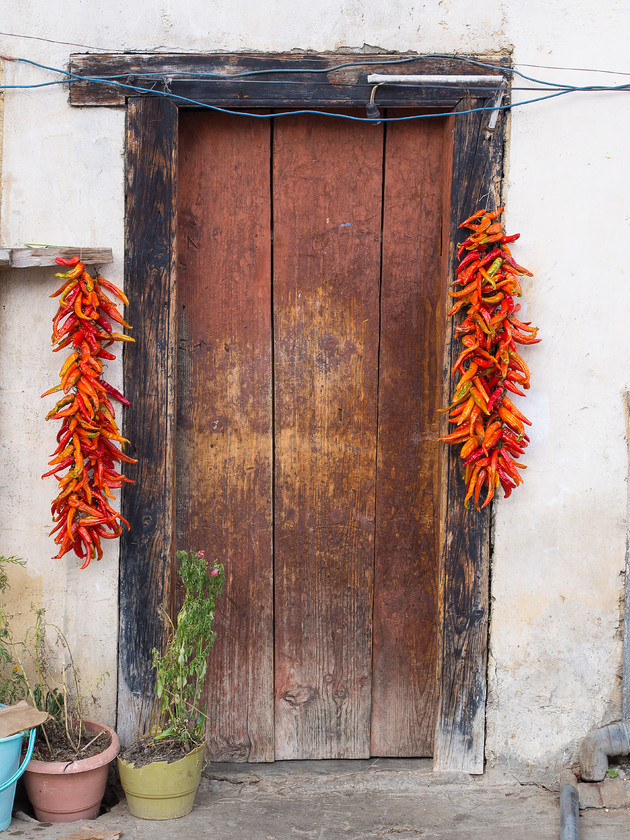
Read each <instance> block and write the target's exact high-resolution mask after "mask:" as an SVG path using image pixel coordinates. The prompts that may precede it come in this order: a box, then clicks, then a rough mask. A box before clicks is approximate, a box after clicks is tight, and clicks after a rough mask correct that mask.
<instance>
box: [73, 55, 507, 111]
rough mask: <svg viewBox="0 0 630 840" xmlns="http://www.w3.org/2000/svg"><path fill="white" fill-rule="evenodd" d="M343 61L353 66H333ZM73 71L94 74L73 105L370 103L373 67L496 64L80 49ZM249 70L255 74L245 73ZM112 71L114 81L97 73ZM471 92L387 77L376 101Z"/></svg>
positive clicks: (437, 101)
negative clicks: (142, 101) (130, 101)
mask: <svg viewBox="0 0 630 840" xmlns="http://www.w3.org/2000/svg"><path fill="white" fill-rule="evenodd" d="M393 62H400V63H393ZM484 63H486V62H484ZM487 63H489V64H492V65H493V66H495V67H496V69H497V75H498V74H499V71H500V70H501V66H502V65H503V64H504V62H502V61H497V60H496V59H494V60H489V61H488V62H487ZM339 65H346V66H344V67H341V68H339V69H333V68H337V67H338V66H339ZM347 65H352V66H347ZM279 70H281V71H287V70H289V71H292V72H291V73H286V72H278V71H279ZM70 72H71V73H75V74H77V75H79V76H86V77H91V79H92V80H91V81H79V80H74V81H72V82H71V83H70V103H71V104H72V105H101V106H102V105H112V106H121V105H124V103H125V99H126V98H127V97H129V96H138V95H142V94H144V95H160V94H163V93H164V92H170V93H171V94H172V95H173V100H174V101H175V103H176V104H177V105H178V106H180V107H193V106H194V103H196V102H201V103H204V104H212V105H216V106H232V107H250V108H254V107H280V108H281V107H283V106H284V107H296V106H304V107H365V105H366V104H367V102H369V100H370V95H371V93H372V90H373V88H374V85H373V84H369V83H368V81H367V77H368V75H369V74H371V73H387V74H391V75H393V76H394V75H400V74H416V73H421V74H431V75H467V76H474V75H479V74H480V73H482V74H484V75H486V74H490V75H493V72H492V71H491V70H489V69H488V68H484V67H479V66H477V65H475V64H471V63H469V62H467V61H463V60H462V59H459V58H432V57H428V56H417V57H415V56H412V57H403V58H401V57H400V56H396V55H391V54H389V55H387V54H385V55H362V54H357V53H344V54H338V53H333V54H328V55H312V56H311V55H292V54H250V53H240V54H227V53H219V54H215V55H188V54H173V55H169V54H164V55H163V54H155V53H152V54H128V55H123V54H120V55H117V54H106V55H91V54H90V55H73V56H72V57H71V62H70ZM243 73H247V74H248V75H245V76H243V75H239V74H243ZM105 77H109V81H94V79H105ZM135 88H140V89H141V90H140V91H138V90H136V89H135ZM467 92H470V86H466V85H461V86H441V87H440V86H436V87H423V86H419V85H404V86H402V85H401V86H394V85H391V86H390V85H383V86H379V88H378V90H377V91H376V103H377V104H379V105H382V106H383V107H385V106H399V107H405V106H409V107H414V106H415V107H418V106H420V107H423V106H425V107H427V108H443V109H445V110H452V109H453V108H454V107H455V106H456V104H457V103H458V102H459V101H460V100H461V98H462V97H463V96H464V95H466V93H467ZM480 95H483V94H482V93H480ZM187 100H193V102H187Z"/></svg>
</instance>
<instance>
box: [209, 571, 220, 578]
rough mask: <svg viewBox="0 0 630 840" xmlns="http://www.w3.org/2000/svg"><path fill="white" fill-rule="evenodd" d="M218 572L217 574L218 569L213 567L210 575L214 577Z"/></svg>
mask: <svg viewBox="0 0 630 840" xmlns="http://www.w3.org/2000/svg"><path fill="white" fill-rule="evenodd" d="M218 574H219V570H218V569H213V570H212V571H211V572H210V577H216V576H217V575H218Z"/></svg>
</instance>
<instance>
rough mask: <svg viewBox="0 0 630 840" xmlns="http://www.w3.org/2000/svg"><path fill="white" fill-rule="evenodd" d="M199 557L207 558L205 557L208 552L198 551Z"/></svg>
mask: <svg viewBox="0 0 630 840" xmlns="http://www.w3.org/2000/svg"><path fill="white" fill-rule="evenodd" d="M197 556H198V557H205V556H206V552H205V551H198V552H197Z"/></svg>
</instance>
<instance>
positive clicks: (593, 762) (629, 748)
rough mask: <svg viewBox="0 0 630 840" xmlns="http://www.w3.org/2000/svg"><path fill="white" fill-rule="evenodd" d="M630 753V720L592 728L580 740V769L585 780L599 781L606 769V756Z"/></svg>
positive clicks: (604, 774)
mask: <svg viewBox="0 0 630 840" xmlns="http://www.w3.org/2000/svg"><path fill="white" fill-rule="evenodd" d="M628 753H630V721H628V720H621V721H619V723H611V724H610V726H602V728H601V729H594V730H593V731H592V732H590V733H589V734H588V735H587V736H586V738H585V739H584V740H583V741H582V747H581V749H580V769H581V774H582V780H583V781H585V782H601V781H603V779H604V777H605V776H606V771H607V770H608V757H609V756H612V755H627V754H628Z"/></svg>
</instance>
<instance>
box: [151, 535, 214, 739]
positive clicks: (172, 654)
mask: <svg viewBox="0 0 630 840" xmlns="http://www.w3.org/2000/svg"><path fill="white" fill-rule="evenodd" d="M177 560H178V562H179V569H178V574H179V577H180V579H181V582H182V584H183V587H184V593H185V595H184V602H183V604H182V606H181V609H180V610H179V612H178V614H177V617H176V619H175V622H173V621H171V620H170V618H168V616H166V618H167V620H168V624H169V627H170V633H169V638H168V640H167V643H166V649H165V651H164V653H163V654H161V653H159V651H157V650H155V649H154V650H153V667H154V668H155V671H156V681H155V693H156V702H155V709H154V718H153V726H152V727H151V734H152V735H153V741H154V743H155V744H156V745H157V744H159V743H162V742H166V741H171V742H173V743H180V744H181V745H182V746H183V747H188V748H190V749H192V748H193V747H196V746H198V745H200V744H202V743H203V739H204V727H205V721H206V714H205V703H202V695H203V689H204V682H205V677H206V670H207V659H208V654H209V653H210V650H211V649H212V646H213V645H214V640H215V635H216V634H215V632H214V630H213V629H212V624H213V621H214V605H215V601H216V598H217V597H218V596H219V594H220V592H221V590H222V589H223V583H224V580H225V576H224V571H223V566H222V565H221V564H219V563H216V562H215V563H214V564H212V565H210V567H208V563H207V561H206V558H205V554H204V552H203V551H191V552H188V551H178V552H177Z"/></svg>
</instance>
